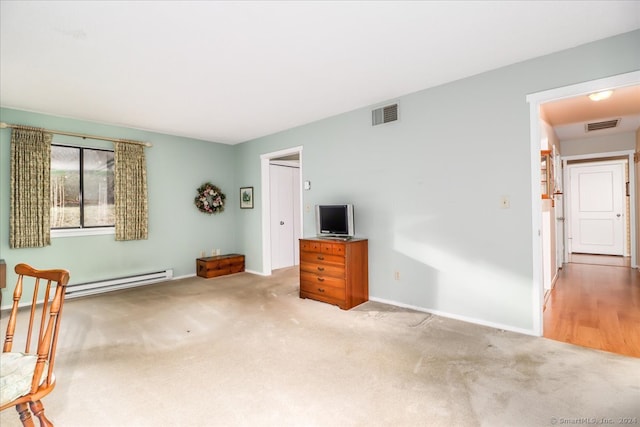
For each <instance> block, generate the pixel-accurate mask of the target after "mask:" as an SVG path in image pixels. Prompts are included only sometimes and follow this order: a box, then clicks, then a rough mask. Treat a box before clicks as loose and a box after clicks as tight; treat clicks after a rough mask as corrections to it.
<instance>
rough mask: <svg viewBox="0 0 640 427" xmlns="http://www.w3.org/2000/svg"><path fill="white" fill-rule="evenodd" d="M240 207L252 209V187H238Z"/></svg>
mask: <svg viewBox="0 0 640 427" xmlns="http://www.w3.org/2000/svg"><path fill="white" fill-rule="evenodd" d="M240 209H253V187H240Z"/></svg>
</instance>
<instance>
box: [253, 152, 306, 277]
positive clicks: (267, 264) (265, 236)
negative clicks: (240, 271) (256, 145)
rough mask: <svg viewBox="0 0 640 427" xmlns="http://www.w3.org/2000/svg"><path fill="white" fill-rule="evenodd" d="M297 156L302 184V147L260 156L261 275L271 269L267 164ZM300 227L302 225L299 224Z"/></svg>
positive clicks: (269, 201) (269, 188) (269, 197)
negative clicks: (289, 156) (280, 158)
mask: <svg viewBox="0 0 640 427" xmlns="http://www.w3.org/2000/svg"><path fill="white" fill-rule="evenodd" d="M296 153H297V154H298V156H299V159H300V168H299V169H298V172H299V173H300V183H302V146H298V147H291V148H287V149H284V150H280V151H274V152H271V153H265V154H261V155H260V182H261V183H260V185H261V187H262V196H261V202H262V203H261V204H262V274H263V275H265V276H270V275H271V272H272V269H271V227H270V221H269V219H270V217H271V187H270V185H271V179H270V177H269V163H270V161H271V159H276V158H278V157H284V156H288V155H291V154H296ZM299 191H300V207H299V209H300V221H301V222H302V205H303V200H302V184H301V185H300V188H299ZM300 227H302V224H300ZM301 229H302V228H301Z"/></svg>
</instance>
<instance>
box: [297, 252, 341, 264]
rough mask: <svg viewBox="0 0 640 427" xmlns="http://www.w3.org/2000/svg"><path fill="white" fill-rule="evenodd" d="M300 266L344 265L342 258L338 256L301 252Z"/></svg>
mask: <svg viewBox="0 0 640 427" xmlns="http://www.w3.org/2000/svg"><path fill="white" fill-rule="evenodd" d="M300 260H301V261H302V262H301V264H304V263H307V262H311V263H315V264H339V265H344V257H342V256H339V255H327V254H320V253H317V252H301V253H300Z"/></svg>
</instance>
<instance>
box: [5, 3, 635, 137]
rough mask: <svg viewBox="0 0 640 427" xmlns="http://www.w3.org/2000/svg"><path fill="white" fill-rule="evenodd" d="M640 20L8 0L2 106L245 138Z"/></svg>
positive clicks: (428, 6) (553, 6)
mask: <svg viewBox="0 0 640 427" xmlns="http://www.w3.org/2000/svg"><path fill="white" fill-rule="evenodd" d="M637 28H640V2H637V1H544V2H538V1H504V2H502V1H423V2H420V1H414V2H404V1H391V2H386V1H331V2H329V1H325V2H322V1H304V2H303V1H279V2H274V1H260V2H251V1H244V2H226V1H216V2H214V1H138V2H133V1H84V2H80V1H68V2H61V1H45V2H39V1H6V0H1V1H0V105H2V106H3V107H9V108H17V109H22V110H28V111H35V112H42V113H47V114H53V115H57V116H63V117H71V118H77V119H82V120H90V121H96V122H100V123H105V124H113V125H121V126H126V127H132V128H137V129H145V130H151V131H156V132H161V133H166V134H171V135H179V136H186V137H192V138H197V139H202V140H207V141H215V142H221V143H227V144H235V143H239V142H243V141H247V140H250V139H253V138H257V137H260V136H264V135H269V134H272V133H275V132H278V131H281V130H284V129H288V128H291V127H295V126H299V125H302V124H305V123H309V122H312V121H315V120H319V119H322V118H325V117H330V116H333V115H336V114H340V113H343V112H346V111H350V110H354V109H357V108H361V107H365V106H368V105H372V104H378V103H381V102H383V101H386V100H389V99H393V98H395V97H398V96H401V95H404V94H407V93H411V92H415V91H418V90H422V89H425V88H428V87H432V86H436V85H440V84H443V83H446V82H450V81H453V80H457V79H460V78H464V77H468V76H471V75H474V74H477V73H481V72H484V71H487V70H491V69H494V68H498V67H501V66H504V65H508V64H512V63H516V62H520V61H523V60H526V59H529V58H533V57H537V56H540V55H545V54H548V53H551V52H555V51H558V50H562V49H567V48H571V47H574V46H577V45H580V44H583V43H587V42H590V41H593V40H598V39H601V38H605V37H608V36H612V35H616V34H620V33H624V32H627V31H631V30H634V29H637Z"/></svg>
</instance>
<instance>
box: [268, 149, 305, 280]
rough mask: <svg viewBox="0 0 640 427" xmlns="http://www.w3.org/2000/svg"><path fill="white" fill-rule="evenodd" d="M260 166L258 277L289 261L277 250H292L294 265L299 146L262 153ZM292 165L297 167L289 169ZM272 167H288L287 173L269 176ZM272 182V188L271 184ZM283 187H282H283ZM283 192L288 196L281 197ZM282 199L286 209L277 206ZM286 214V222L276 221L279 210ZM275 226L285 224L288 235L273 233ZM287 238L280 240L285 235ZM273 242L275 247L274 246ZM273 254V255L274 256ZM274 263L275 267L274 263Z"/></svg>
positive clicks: (299, 220) (298, 230) (297, 231)
mask: <svg viewBox="0 0 640 427" xmlns="http://www.w3.org/2000/svg"><path fill="white" fill-rule="evenodd" d="M260 166H261V187H262V198H261V201H262V212H261V215H262V274H264V275H266V276H268V275H271V272H272V271H273V270H274V269H276V268H283V267H284V266H286V264H287V263H289V262H290V261H291V257H290V256H289V257H287V258H286V259H288V260H289V261H282V259H280V249H279V248H280V247H283V246H282V245H284V246H287V247H289V248H291V247H293V248H294V253H293V262H294V264H292V265H295V263H296V260H297V258H296V257H299V255H296V254H297V252H296V251H295V248H296V247H297V244H298V238H299V237H300V235H301V232H302V231H301V230H302V188H301V185H300V182H301V177H302V167H303V166H302V147H292V148H289V149H285V150H280V151H275V152H272V153H266V154H262V155H261V156H260ZM292 166H297V168H293V167H292ZM272 167H277V168H279V167H283V168H284V167H290V168H291V170H289V172H287V173H286V174H284V173H283V174H280V173H279V172H282V170H281V169H275V171H276V172H275V173H274V175H273V177H272V173H271V172H272ZM280 175H288V176H289V179H287V180H284V179H281V178H280ZM272 181H274V183H273V184H274V185H272ZM284 187H286V188H284ZM283 192H284V193H286V194H288V195H287V196H286V197H284V196H283ZM283 199H290V200H289V201H287V203H288V204H289V206H290V208H286V209H285V208H282V209H281V207H280V205H281V203H280V202H282V200H283ZM285 210H286V211H287V212H288V214H287V215H288V216H287V218H286V219H284V218H277V216H279V215H280V211H282V212H284V211H285ZM273 221H276V223H277V224H280V222H284V224H283V225H288V226H290V227H288V228H289V229H290V230H291V232H290V233H289V232H287V233H282V234H280V233H279V232H278V231H277V230H278V227H276V230H273V229H272V222H273ZM287 235H288V237H283V236H287ZM274 241H275V246H274ZM274 251H276V252H277V254H276V256H275V257H274ZM274 261H275V264H274Z"/></svg>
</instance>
